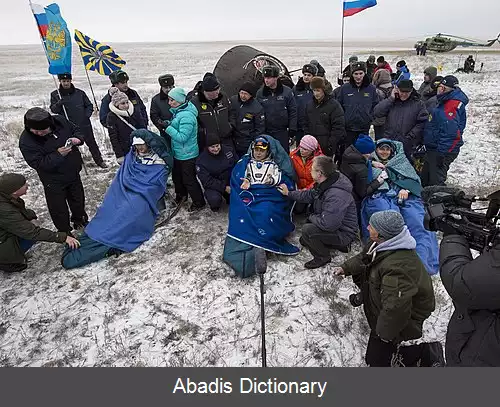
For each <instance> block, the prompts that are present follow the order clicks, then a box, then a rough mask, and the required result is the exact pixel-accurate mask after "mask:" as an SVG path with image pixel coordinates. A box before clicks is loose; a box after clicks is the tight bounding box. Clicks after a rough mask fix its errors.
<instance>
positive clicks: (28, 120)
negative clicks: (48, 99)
mask: <svg viewBox="0 0 500 407" xmlns="http://www.w3.org/2000/svg"><path fill="white" fill-rule="evenodd" d="M53 125H54V121H53V119H52V115H51V114H50V113H49V112H47V111H46V110H44V109H42V108H41V107H32V108H31V109H29V110H28V111H27V112H26V114H25V115H24V128H25V129H26V130H28V131H30V129H33V130H45V129H48V128H49V127H52V126H53Z"/></svg>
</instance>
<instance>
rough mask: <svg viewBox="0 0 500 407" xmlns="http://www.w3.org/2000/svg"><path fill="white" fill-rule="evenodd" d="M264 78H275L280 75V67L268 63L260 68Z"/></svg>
mask: <svg viewBox="0 0 500 407" xmlns="http://www.w3.org/2000/svg"><path fill="white" fill-rule="evenodd" d="M262 75H263V76H264V78H277V77H278V76H280V69H279V68H278V67H277V66H275V65H268V66H265V67H264V68H262Z"/></svg>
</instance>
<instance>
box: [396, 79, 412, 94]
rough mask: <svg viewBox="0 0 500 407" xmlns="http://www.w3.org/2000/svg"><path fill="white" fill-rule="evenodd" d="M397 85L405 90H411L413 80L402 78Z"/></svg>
mask: <svg viewBox="0 0 500 407" xmlns="http://www.w3.org/2000/svg"><path fill="white" fill-rule="evenodd" d="M396 86H397V87H398V89H399V90H401V91H403V92H411V91H412V90H413V81H411V80H410V79H402V80H400V81H399V83H398V84H397V85H396Z"/></svg>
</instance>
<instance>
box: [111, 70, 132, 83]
mask: <svg viewBox="0 0 500 407" xmlns="http://www.w3.org/2000/svg"><path fill="white" fill-rule="evenodd" d="M109 80H110V81H111V84H112V85H116V84H117V83H125V82H128V80H129V77H128V75H127V72H125V71H122V70H121V69H119V70H118V71H113V72H111V73H110V74H109Z"/></svg>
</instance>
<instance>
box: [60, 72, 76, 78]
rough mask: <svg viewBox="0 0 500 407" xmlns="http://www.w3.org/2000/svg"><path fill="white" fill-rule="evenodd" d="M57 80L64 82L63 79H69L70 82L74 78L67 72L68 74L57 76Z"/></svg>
mask: <svg viewBox="0 0 500 407" xmlns="http://www.w3.org/2000/svg"><path fill="white" fill-rule="evenodd" d="M57 79H59V80H62V79H69V80H71V79H73V76H72V75H71V74H70V73H69V72H67V73H59V74H57Z"/></svg>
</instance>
